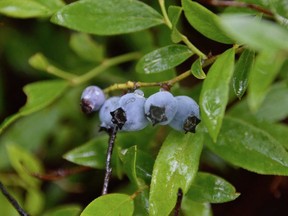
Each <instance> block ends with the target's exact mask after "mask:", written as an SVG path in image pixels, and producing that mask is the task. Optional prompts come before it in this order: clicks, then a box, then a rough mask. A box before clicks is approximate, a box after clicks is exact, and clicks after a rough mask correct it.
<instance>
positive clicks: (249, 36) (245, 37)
mask: <svg viewBox="0 0 288 216" xmlns="http://www.w3.org/2000/svg"><path fill="white" fill-rule="evenodd" d="M221 21H222V25H223V29H225V31H227V33H229V34H230V35H231V37H233V38H235V39H236V40H237V41H239V43H243V44H246V45H248V46H249V47H251V48H252V49H256V50H259V51H262V50H266V51H268V52H275V51H279V50H285V51H287V50H288V40H287V38H288V31H287V30H286V29H284V28H282V27H281V26H280V25H277V24H276V23H272V22H270V21H266V20H259V19H256V18H253V17H250V16H247V15H225V16H223V17H221Z"/></svg>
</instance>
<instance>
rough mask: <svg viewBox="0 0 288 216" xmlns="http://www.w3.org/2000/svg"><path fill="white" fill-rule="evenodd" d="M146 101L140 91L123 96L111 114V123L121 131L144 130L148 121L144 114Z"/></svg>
mask: <svg viewBox="0 0 288 216" xmlns="http://www.w3.org/2000/svg"><path fill="white" fill-rule="evenodd" d="M145 101H146V99H145V98H144V93H143V92H142V91H141V90H136V91H135V92H134V93H128V94H125V95H123V96H122V97H121V98H120V100H119V107H118V109H116V110H115V111H113V112H111V115H112V121H113V123H114V124H117V125H118V127H119V128H120V129H121V130H123V131H137V130H141V129H143V128H145V127H146V126H147V124H148V120H147V119H146V117H145V114H144V104H145Z"/></svg>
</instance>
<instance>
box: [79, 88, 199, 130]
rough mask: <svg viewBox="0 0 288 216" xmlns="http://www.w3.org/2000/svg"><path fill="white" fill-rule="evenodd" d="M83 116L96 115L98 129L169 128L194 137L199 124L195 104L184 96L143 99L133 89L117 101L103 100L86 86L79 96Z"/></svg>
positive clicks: (160, 94) (163, 94)
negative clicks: (166, 126)
mask: <svg viewBox="0 0 288 216" xmlns="http://www.w3.org/2000/svg"><path fill="white" fill-rule="evenodd" d="M81 107H82V110H83V112H85V113H91V112H94V111H98V110H100V111H99V118H100V121H101V128H102V129H105V130H110V129H112V128H113V127H115V126H117V127H118V128H119V129H120V130H123V131H137V130H141V129H143V128H145V127H146V126H147V125H148V123H149V122H151V123H152V125H153V126H154V125H156V124H159V125H169V126H171V127H172V128H174V129H175V130H178V131H184V132H185V133H187V132H192V133H195V128H196V126H197V124H198V123H199V122H200V113H199V106H198V104H197V103H196V102H195V101H194V100H193V99H192V98H190V97H188V96H176V97H174V96H173V95H172V94H171V93H170V92H168V91H165V90H160V91H159V92H157V93H155V94H152V95H151V96H150V97H148V98H147V99H146V98H145V97H144V93H143V92H142V91H141V90H139V89H137V90H135V91H134V92H132V93H127V94H125V95H123V96H121V97H117V96H114V97H110V98H108V99H106V97H105V95H104V92H103V91H102V90H101V89H100V88H99V87H97V86H88V87H87V88H85V90H84V91H83V93H82V96H81Z"/></svg>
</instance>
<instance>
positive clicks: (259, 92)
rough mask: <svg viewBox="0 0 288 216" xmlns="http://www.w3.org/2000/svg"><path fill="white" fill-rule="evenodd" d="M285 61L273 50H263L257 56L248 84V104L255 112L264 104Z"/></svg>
mask: <svg viewBox="0 0 288 216" xmlns="http://www.w3.org/2000/svg"><path fill="white" fill-rule="evenodd" d="M283 62H284V58H283V57H282V56H280V55H275V54H274V53H271V52H262V53H260V54H259V55H258V56H257V58H256V61H255V65H254V67H253V68H252V70H251V72H250V77H249V79H250V84H249V86H248V105H249V107H250V109H251V110H252V111H253V112H255V111H257V110H258V108H259V107H260V105H261V104H262V102H263V100H264V99H265V96H266V94H267V93H268V90H269V87H270V85H271V83H272V82H273V80H274V79H275V77H276V76H277V74H278V72H279V71H280V68H281V66H282V64H283Z"/></svg>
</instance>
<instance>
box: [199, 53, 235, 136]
mask: <svg viewBox="0 0 288 216" xmlns="http://www.w3.org/2000/svg"><path fill="white" fill-rule="evenodd" d="M234 54H235V53H234V49H233V48H231V49H229V50H227V51H225V52H224V53H223V54H221V55H220V56H219V57H218V58H217V60H216V61H215V62H214V64H213V65H212V67H211V68H210V69H209V71H208V74H207V77H206V79H205V80H204V83H203V87H202V90H201V94H200V109H201V116H202V120H203V123H204V124H205V126H206V127H207V129H208V132H209V134H210V136H211V137H212V139H213V141H214V142H216V139H217V136H218V133H219V131H220V128H221V124H222V119H223V117H224V113H225V109H226V105H227V102H228V96H229V84H230V79H231V77H232V75H233V68H234Z"/></svg>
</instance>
